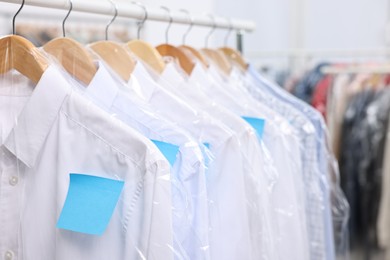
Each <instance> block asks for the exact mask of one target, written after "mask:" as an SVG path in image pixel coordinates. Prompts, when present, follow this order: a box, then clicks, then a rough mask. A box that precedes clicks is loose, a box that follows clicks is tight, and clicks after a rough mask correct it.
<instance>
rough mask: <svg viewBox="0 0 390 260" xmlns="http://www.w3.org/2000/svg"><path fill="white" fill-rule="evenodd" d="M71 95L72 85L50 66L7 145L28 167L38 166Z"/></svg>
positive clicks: (8, 138) (21, 114) (35, 89)
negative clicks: (45, 146) (46, 141)
mask: <svg viewBox="0 0 390 260" xmlns="http://www.w3.org/2000/svg"><path fill="white" fill-rule="evenodd" d="M70 93H71V86H70V85H69V83H68V82H67V81H66V79H65V78H64V77H63V76H62V74H61V73H60V72H59V71H58V70H57V69H56V68H55V67H54V66H49V67H48V68H47V69H46V71H45V72H44V73H43V75H42V77H41V79H40V80H39V82H38V84H37V85H36V86H35V88H34V91H33V92H32V95H31V97H30V98H29V100H28V101H27V103H26V105H25V106H24V108H23V110H22V112H21V113H20V114H19V116H18V119H17V123H16V124H15V126H14V127H13V129H12V131H11V132H10V134H9V135H8V137H7V138H6V139H5V142H4V146H5V147H6V148H7V149H8V150H9V151H10V152H11V153H13V154H14V155H15V156H16V157H17V158H18V159H19V160H21V161H22V162H23V163H24V164H26V165H27V166H28V167H30V168H31V167H34V165H35V162H36V160H37V157H38V155H39V153H40V150H41V148H42V146H43V144H44V142H45V140H46V138H47V135H48V134H49V132H50V129H51V127H52V125H53V123H54V122H55V120H56V118H57V116H58V113H59V111H60V109H61V106H62V104H63V102H64V100H65V99H66V98H67V97H68V96H69V95H70Z"/></svg>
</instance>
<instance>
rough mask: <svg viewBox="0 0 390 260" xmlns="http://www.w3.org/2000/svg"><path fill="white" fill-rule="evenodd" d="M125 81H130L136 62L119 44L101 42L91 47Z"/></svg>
mask: <svg viewBox="0 0 390 260" xmlns="http://www.w3.org/2000/svg"><path fill="white" fill-rule="evenodd" d="M89 47H90V48H91V49H92V50H93V51H94V52H96V53H97V54H98V55H99V56H100V57H101V58H102V59H103V60H104V61H105V62H106V63H107V64H108V65H109V66H110V68H111V69H113V70H114V71H115V72H116V73H117V74H118V75H119V76H120V77H121V78H122V79H123V80H124V81H126V82H127V81H129V79H130V76H131V73H132V72H133V70H134V67H135V64H136V62H135V61H134V60H133V58H132V57H131V56H130V54H129V52H128V51H127V50H126V49H125V48H124V47H123V46H122V45H120V44H119V43H116V42H111V41H99V42H95V43H92V44H90V45H89Z"/></svg>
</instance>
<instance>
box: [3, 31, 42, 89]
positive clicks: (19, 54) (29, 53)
mask: <svg viewBox="0 0 390 260" xmlns="http://www.w3.org/2000/svg"><path fill="white" fill-rule="evenodd" d="M0 61H1V65H0V74H4V73H7V72H8V71H10V70H11V69H15V70H17V71H18V72H20V73H21V74H23V75H24V76H26V77H27V78H29V79H30V80H31V81H32V82H34V83H35V84H37V83H38V82H39V80H40V78H41V77H42V74H43V73H44V72H45V70H46V69H47V67H48V66H49V65H48V61H47V60H46V58H45V57H44V56H43V55H42V54H41V53H40V52H39V50H38V49H37V48H36V47H35V46H34V45H33V44H32V43H31V42H30V41H28V40H27V39H25V38H23V37H21V36H17V35H9V36H5V37H2V38H0Z"/></svg>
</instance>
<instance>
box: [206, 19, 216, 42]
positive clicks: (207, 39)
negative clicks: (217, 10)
mask: <svg viewBox="0 0 390 260" xmlns="http://www.w3.org/2000/svg"><path fill="white" fill-rule="evenodd" d="M208 17H210V18H211V19H212V20H213V27H212V28H211V30H210V32H209V33H208V34H207V35H206V40H205V46H206V48H207V47H208V43H209V38H210V36H211V34H213V32H214V31H215V28H217V22H216V21H215V17H214V15H212V14H208Z"/></svg>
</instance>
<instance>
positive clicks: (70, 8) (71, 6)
mask: <svg viewBox="0 0 390 260" xmlns="http://www.w3.org/2000/svg"><path fill="white" fill-rule="evenodd" d="M68 1H69V10H68V13H67V14H66V16H65V18H64V20H63V21H62V37H65V22H66V20H67V19H68V17H69V15H70V13H71V12H72V10H73V3H72V0H68Z"/></svg>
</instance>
